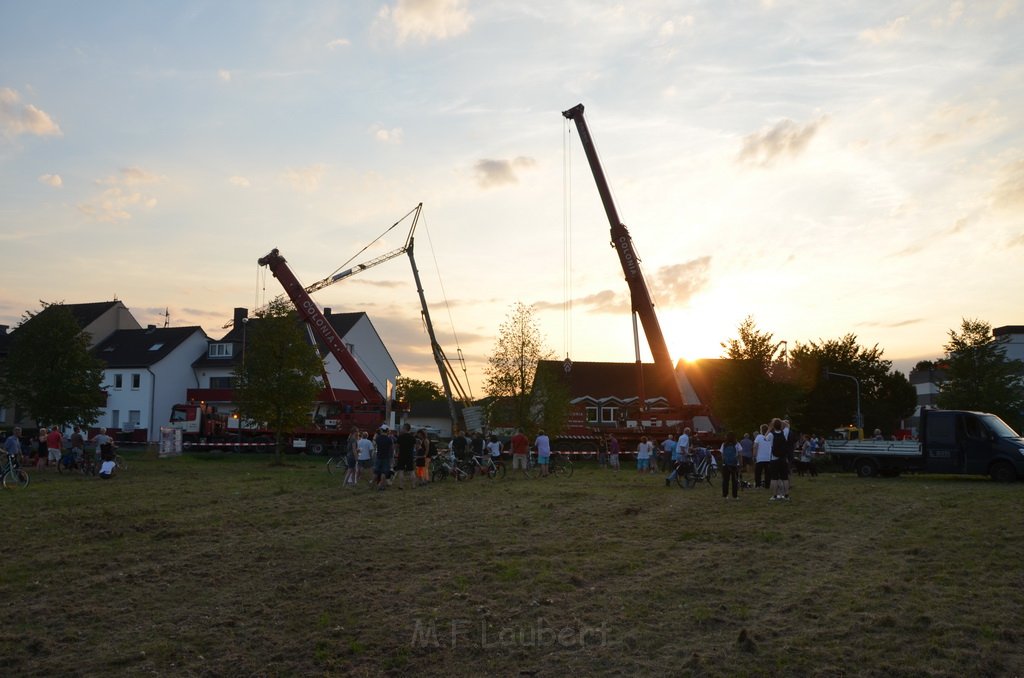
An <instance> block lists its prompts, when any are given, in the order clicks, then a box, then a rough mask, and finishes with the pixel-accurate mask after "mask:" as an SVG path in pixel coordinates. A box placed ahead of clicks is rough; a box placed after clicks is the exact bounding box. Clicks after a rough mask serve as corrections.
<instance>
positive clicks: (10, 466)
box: [0, 454, 28, 489]
mask: <svg viewBox="0 0 1024 678" xmlns="http://www.w3.org/2000/svg"><path fill="white" fill-rule="evenodd" d="M0 473H2V474H3V484H4V487H5V488H7V489H14V488H16V487H28V472H27V471H25V469H23V468H21V465H20V464H19V463H18V458H17V457H16V456H14V455H12V454H8V455H7V463H6V464H4V465H3V466H2V467H0Z"/></svg>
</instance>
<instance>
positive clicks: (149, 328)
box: [146, 325, 156, 334]
mask: <svg viewBox="0 0 1024 678" xmlns="http://www.w3.org/2000/svg"><path fill="white" fill-rule="evenodd" d="M150 332H156V325H146V334H149V333H150Z"/></svg>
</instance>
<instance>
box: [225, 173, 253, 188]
mask: <svg viewBox="0 0 1024 678" xmlns="http://www.w3.org/2000/svg"><path fill="white" fill-rule="evenodd" d="M228 183H229V184H231V185H232V186H237V187H238V188H249V186H251V185H252V184H250V183H249V180H248V179H246V178H245V177H240V176H233V177H231V178H230V179H228Z"/></svg>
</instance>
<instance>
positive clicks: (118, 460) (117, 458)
mask: <svg viewBox="0 0 1024 678" xmlns="http://www.w3.org/2000/svg"><path fill="white" fill-rule="evenodd" d="M114 466H115V467H116V468H117V470H118V471H127V470H128V462H126V461H125V460H124V457H122V456H121V455H120V454H115V455H114Z"/></svg>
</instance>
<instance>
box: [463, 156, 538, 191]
mask: <svg viewBox="0 0 1024 678" xmlns="http://www.w3.org/2000/svg"><path fill="white" fill-rule="evenodd" d="M536 164H537V162H536V161H535V160H534V159H533V158H526V157H522V156H520V157H518V158H516V159H515V160H488V159H483V160H478V161H477V162H476V165H474V167H473V169H474V170H475V172H476V181H477V183H478V184H479V185H480V186H481V187H483V188H493V187H495V186H503V185H505V184H516V183H519V175H518V173H517V170H525V169H530V168H532V167H534V166H535V165H536Z"/></svg>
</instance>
